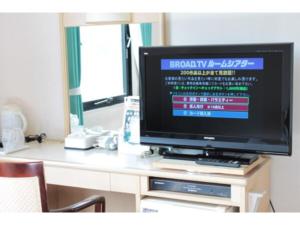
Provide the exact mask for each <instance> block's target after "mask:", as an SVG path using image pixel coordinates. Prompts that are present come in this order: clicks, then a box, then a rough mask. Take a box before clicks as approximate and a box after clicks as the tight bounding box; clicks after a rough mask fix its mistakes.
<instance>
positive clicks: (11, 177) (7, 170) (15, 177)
mask: <svg viewBox="0 0 300 225" xmlns="http://www.w3.org/2000/svg"><path fill="white" fill-rule="evenodd" d="M0 212H48V205H47V193H46V184H45V177H44V167H43V163H42V162H0Z"/></svg>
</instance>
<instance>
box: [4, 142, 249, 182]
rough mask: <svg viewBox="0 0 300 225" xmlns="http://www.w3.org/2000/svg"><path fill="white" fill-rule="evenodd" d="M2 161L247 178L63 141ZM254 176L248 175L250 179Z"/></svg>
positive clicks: (233, 179)
mask: <svg viewBox="0 0 300 225" xmlns="http://www.w3.org/2000/svg"><path fill="white" fill-rule="evenodd" d="M0 159H1V160H10V161H11V160H17V161H32V160H40V161H44V165H45V166H50V167H65V168H74V169H75V168H76V169H82V170H91V171H107V172H115V173H124V174H133V175H144V176H156V177H169V178H175V179H186V180H188V179H191V180H199V181H202V180H205V181H206V182H207V181H209V180H211V181H212V182H217V183H231V184H233V183H234V184H239V185H245V184H246V182H247V179H245V178H246V177H245V176H243V177H242V176H234V175H224V174H222V175H221V174H208V173H199V172H197V173H195V172H187V171H180V170H164V169H156V168H154V167H153V166H152V163H153V162H155V161H157V160H160V159H161V157H160V156H148V157H146V158H142V157H141V156H136V155H124V154H118V152H117V151H108V150H98V149H92V150H88V151H81V150H65V149H64V145H63V142H57V141H47V142H46V143H42V144H38V143H33V144H30V148H29V149H25V150H21V151H18V152H14V153H10V154H8V155H4V156H0ZM250 175H251V173H250V174H249V175H247V176H250Z"/></svg>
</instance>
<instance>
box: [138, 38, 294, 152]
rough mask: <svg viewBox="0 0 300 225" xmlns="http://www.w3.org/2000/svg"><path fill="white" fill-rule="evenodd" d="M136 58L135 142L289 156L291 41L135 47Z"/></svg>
mask: <svg viewBox="0 0 300 225" xmlns="http://www.w3.org/2000/svg"><path fill="white" fill-rule="evenodd" d="M139 57H140V58H139V61H140V99H141V102H140V134H141V139H140V142H141V144H145V145H151V146H161V147H162V148H165V149H167V150H166V152H172V149H180V152H181V153H182V154H183V155H187V156H189V155H191V156H193V155H196V156H197V157H198V156H199V155H206V156H212V157H220V156H222V155H223V153H224V152H229V153H230V152H235V153H238V154H244V153H254V154H276V155H291V154H292V111H293V109H292V101H293V98H292V93H293V43H264V44H257V43H255V44H234V45H232V44H230V45H199V46H166V47H141V48H140V50H139ZM170 149H171V150H170ZM190 149H192V150H190ZM197 150H198V152H197ZM195 151H196V153H195ZM190 152H192V153H191V154H190ZM198 153H199V154H198ZM172 154H173V155H177V156H178V154H177V153H176V151H174V152H173V153H171V155H172ZM179 156H180V154H179Z"/></svg>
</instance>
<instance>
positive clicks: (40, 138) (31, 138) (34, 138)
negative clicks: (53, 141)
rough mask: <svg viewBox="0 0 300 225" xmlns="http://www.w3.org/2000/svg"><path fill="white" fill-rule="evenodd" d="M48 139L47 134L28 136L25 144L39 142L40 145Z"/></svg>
mask: <svg viewBox="0 0 300 225" xmlns="http://www.w3.org/2000/svg"><path fill="white" fill-rule="evenodd" d="M46 137H47V135H46V134H45V133H41V134H40V135H38V134H37V135H28V136H26V137H25V142H26V143H28V142H31V141H37V142H38V143H42V142H43V141H44V140H45V139H46Z"/></svg>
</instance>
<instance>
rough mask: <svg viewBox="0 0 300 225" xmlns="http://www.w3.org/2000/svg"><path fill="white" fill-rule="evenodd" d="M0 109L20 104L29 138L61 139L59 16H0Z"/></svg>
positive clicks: (61, 90)
mask: <svg viewBox="0 0 300 225" xmlns="http://www.w3.org/2000/svg"><path fill="white" fill-rule="evenodd" d="M0 30H1V31H0V32H1V35H0V49H1V50H0V108H1V105H3V104H5V103H16V104H19V105H20V107H21V108H22V109H23V111H24V113H25V115H26V117H27V119H28V123H29V128H28V132H27V133H28V134H37V133H40V132H45V133H46V134H47V135H48V137H49V138H52V139H62V138H63V137H64V117H63V116H64V112H63V109H64V108H63V85H62V69H61V68H62V67H61V50H60V33H59V16H58V14H29V13H28V14H10V13H6V14H5V13H0Z"/></svg>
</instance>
